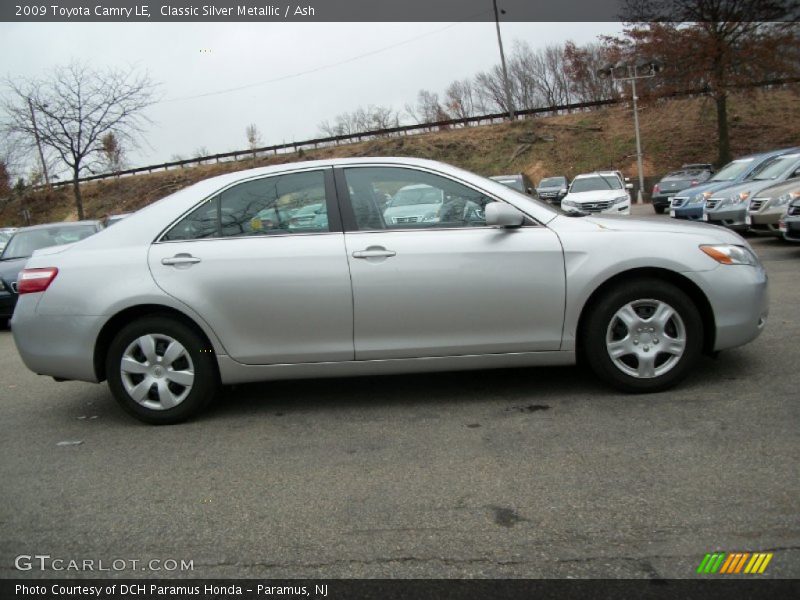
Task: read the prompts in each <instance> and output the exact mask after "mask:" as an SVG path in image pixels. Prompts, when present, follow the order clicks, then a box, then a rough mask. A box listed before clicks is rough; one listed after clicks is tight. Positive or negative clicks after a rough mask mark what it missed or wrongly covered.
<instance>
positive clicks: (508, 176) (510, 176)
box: [489, 173, 522, 181]
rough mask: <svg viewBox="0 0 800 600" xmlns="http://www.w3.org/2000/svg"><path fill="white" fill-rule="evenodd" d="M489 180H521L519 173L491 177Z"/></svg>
mask: <svg viewBox="0 0 800 600" xmlns="http://www.w3.org/2000/svg"><path fill="white" fill-rule="evenodd" d="M489 179H494V180H495V181H500V180H502V179H522V175H521V174H519V173H517V174H516V175H492V176H491V177H489Z"/></svg>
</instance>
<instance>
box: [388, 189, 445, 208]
mask: <svg viewBox="0 0 800 600" xmlns="http://www.w3.org/2000/svg"><path fill="white" fill-rule="evenodd" d="M441 203H442V190H437V189H436V188H433V187H431V186H429V185H424V186H423V185H421V186H414V187H406V188H402V189H401V190H400V191H399V192H397V193H396V194H395V195H394V198H392V201H391V203H390V206H413V205H416V204H441Z"/></svg>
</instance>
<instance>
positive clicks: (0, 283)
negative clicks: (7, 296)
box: [0, 279, 8, 292]
mask: <svg viewBox="0 0 800 600" xmlns="http://www.w3.org/2000/svg"><path fill="white" fill-rule="evenodd" d="M7 291H8V289H7V288H6V284H5V283H3V280H2V279H0V292H7Z"/></svg>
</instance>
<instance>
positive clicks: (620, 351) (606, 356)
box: [582, 279, 703, 392]
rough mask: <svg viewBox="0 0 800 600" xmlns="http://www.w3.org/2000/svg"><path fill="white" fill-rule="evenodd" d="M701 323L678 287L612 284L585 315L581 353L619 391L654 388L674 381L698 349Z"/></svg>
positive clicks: (661, 283) (651, 282) (660, 283)
mask: <svg viewBox="0 0 800 600" xmlns="http://www.w3.org/2000/svg"><path fill="white" fill-rule="evenodd" d="M702 343H703V322H702V319H701V318H700V314H699V311H698V310H697V307H696V306H695V305H694V303H693V302H692V300H691V298H689V296H687V295H686V294H685V293H684V292H683V291H682V290H680V289H679V288H678V287H676V286H674V285H672V284H670V283H667V282H664V281H660V280H650V279H648V280H640V281H635V282H628V283H626V284H625V285H621V286H617V287H615V288H613V289H611V290H610V291H609V292H608V293H606V294H605V295H603V296H602V297H601V298H600V300H599V302H598V303H597V304H596V306H595V307H593V309H592V310H591V313H590V314H589V316H588V320H587V323H586V327H585V328H584V339H583V340H582V345H583V355H584V357H585V358H586V361H587V362H588V364H589V365H590V366H591V367H592V370H593V371H594V372H595V373H596V374H597V375H598V376H599V377H600V378H601V379H604V380H605V381H607V382H608V383H610V384H611V385H613V386H614V387H616V388H618V389H620V390H622V391H625V392H658V391H662V390H665V389H668V388H670V387H672V386H674V385H675V384H676V383H678V382H679V381H680V380H681V379H683V377H684V376H685V375H686V373H687V371H688V369H689V367H690V366H691V364H692V363H694V362H695V361H696V360H697V359H698V357H699V355H700V353H701V350H702Z"/></svg>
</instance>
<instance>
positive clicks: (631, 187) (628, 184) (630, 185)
mask: <svg viewBox="0 0 800 600" xmlns="http://www.w3.org/2000/svg"><path fill="white" fill-rule="evenodd" d="M625 189H626V190H632V189H633V184H632V183H626V184H625Z"/></svg>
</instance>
